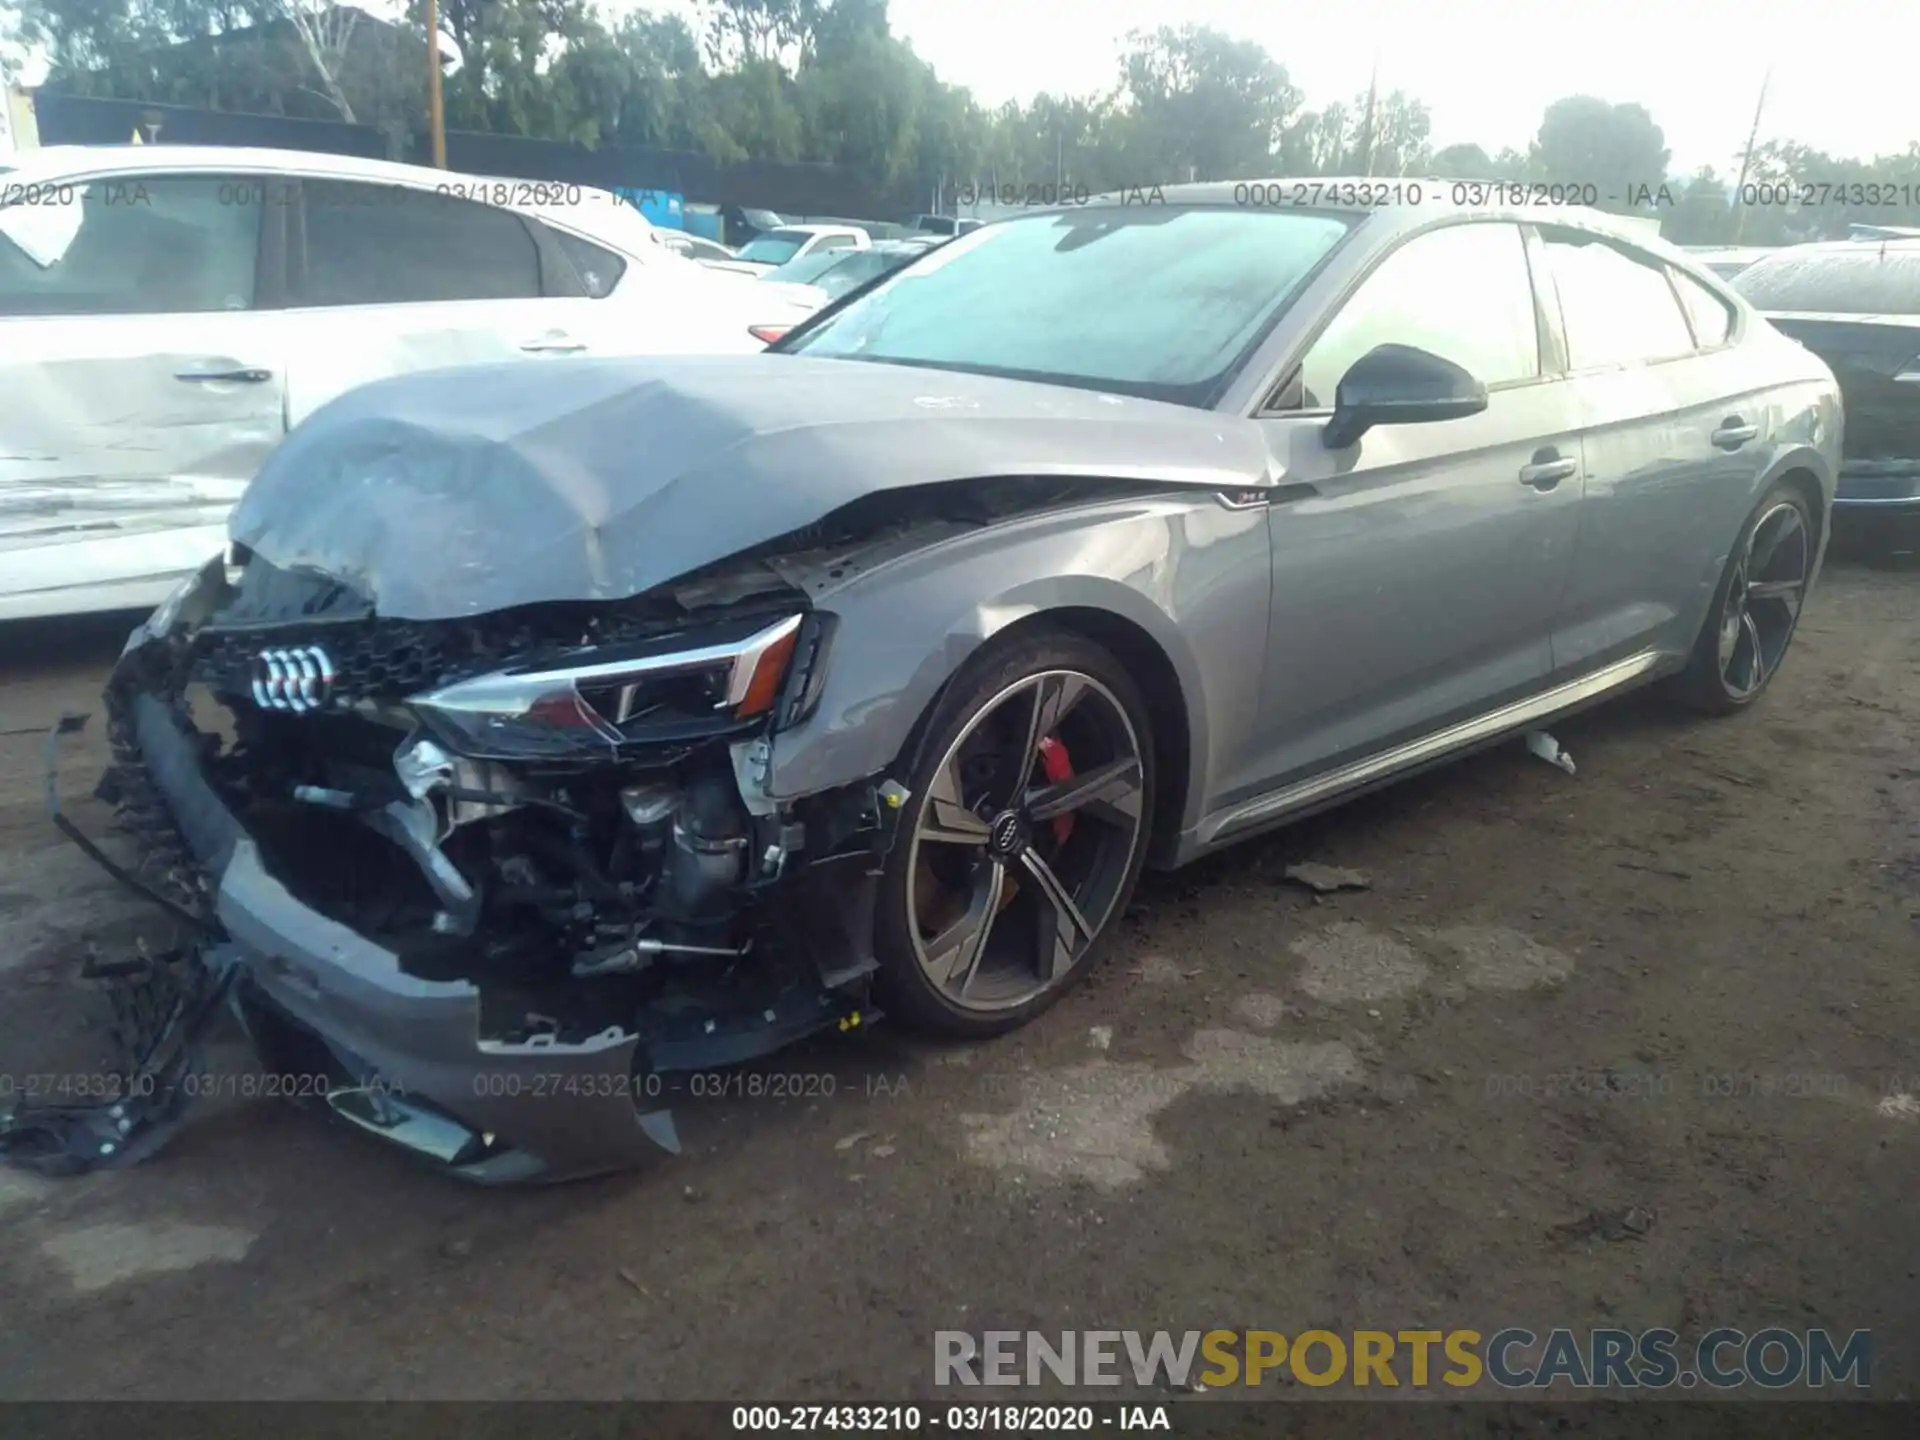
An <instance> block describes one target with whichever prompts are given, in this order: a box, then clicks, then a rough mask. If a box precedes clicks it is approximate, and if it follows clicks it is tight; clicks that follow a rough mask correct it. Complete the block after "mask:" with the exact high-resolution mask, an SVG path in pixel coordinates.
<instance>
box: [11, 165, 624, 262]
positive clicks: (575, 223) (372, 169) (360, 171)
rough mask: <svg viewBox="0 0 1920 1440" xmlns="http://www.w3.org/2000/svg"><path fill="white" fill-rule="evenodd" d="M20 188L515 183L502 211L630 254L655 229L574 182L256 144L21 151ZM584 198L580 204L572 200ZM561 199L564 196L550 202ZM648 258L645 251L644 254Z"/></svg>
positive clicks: (619, 202)
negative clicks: (234, 178)
mask: <svg viewBox="0 0 1920 1440" xmlns="http://www.w3.org/2000/svg"><path fill="white" fill-rule="evenodd" d="M11 163H12V165H13V173H14V176H15V180H14V183H15V184H22V183H26V184H31V183H33V181H34V180H35V179H43V180H44V179H48V178H55V179H57V178H64V177H68V176H71V177H73V178H76V179H84V178H86V177H88V176H93V175H111V174H126V173H130V172H136V171H159V170H165V171H172V172H176V173H178V172H181V171H188V172H191V171H196V170H204V171H209V172H221V171H232V170H250V171H268V172H271V173H273V174H277V175H291V176H296V177H309V178H324V179H328V180H366V181H374V182H378V181H387V182H390V183H394V184H401V185H409V186H413V187H415V188H420V189H426V188H437V187H439V186H442V185H451V186H454V187H456V193H458V190H459V189H460V188H463V187H470V186H482V185H508V186H515V187H522V186H524V187H529V188H528V189H527V190H526V191H525V192H523V193H522V194H521V195H520V196H518V197H516V196H515V195H514V194H513V193H509V194H508V195H507V196H506V198H505V199H504V200H502V201H501V202H499V208H501V209H504V210H512V211H514V212H515V213H517V214H522V215H532V216H535V217H537V218H539V219H542V220H550V221H552V222H554V223H555V224H558V225H560V226H563V227H564V228H567V229H570V230H577V231H579V232H580V233H581V234H583V235H587V236H591V237H592V238H594V239H597V240H601V241H603V242H605V243H607V244H611V245H615V246H617V247H618V248H620V249H621V250H623V251H626V252H628V253H629V254H631V253H633V248H634V246H635V245H636V244H638V243H640V242H642V241H644V240H646V239H647V238H648V234H649V232H650V231H651V230H652V229H653V224H652V222H651V221H649V220H648V219H647V217H646V216H644V215H642V214H641V213H640V210H639V208H638V207H637V206H634V205H631V204H629V203H627V201H625V200H623V199H622V198H621V197H620V196H618V195H615V194H614V193H613V192H612V191H611V190H602V189H599V188H597V187H595V186H592V185H576V184H573V183H571V182H561V181H543V180H529V179H526V178H525V177H514V176H506V175H476V174H471V173H469V172H466V171H460V170H440V169H436V168H434V167H433V166H430V165H407V164H404V163H402V162H400V161H397V160H372V159H368V158H367V157H366V156H363V155H335V154H332V153H329V152H326V151H320V150H275V149H269V148H266V147H263V146H253V145H45V146H41V147H40V148H39V149H36V150H26V151H21V152H19V153H18V154H16V155H15V156H14V157H13V159H12V162H11ZM569 192H571V193H576V194H577V195H578V197H579V198H578V199H577V200H576V201H569V200H568V199H566V198H565V196H566V195H567V194H568V193H569ZM556 193H558V194H559V195H560V196H561V197H562V198H560V199H557V200H556V199H553V198H550V197H552V196H553V195H554V194H556ZM640 253H641V254H642V255H643V256H644V254H645V252H644V251H643V252H640Z"/></svg>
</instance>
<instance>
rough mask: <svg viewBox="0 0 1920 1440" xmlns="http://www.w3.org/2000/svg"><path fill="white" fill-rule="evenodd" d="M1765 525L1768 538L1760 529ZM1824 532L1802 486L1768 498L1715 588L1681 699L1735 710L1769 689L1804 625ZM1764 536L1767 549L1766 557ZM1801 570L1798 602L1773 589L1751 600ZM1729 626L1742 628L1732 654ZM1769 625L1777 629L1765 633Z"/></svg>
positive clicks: (1693, 705) (1705, 711)
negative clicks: (1748, 666)
mask: <svg viewBox="0 0 1920 1440" xmlns="http://www.w3.org/2000/svg"><path fill="white" fill-rule="evenodd" d="M1763 526H1765V527H1766V529H1767V534H1766V535H1761V534H1760V533H1759V532H1760V531H1761V529H1762V527H1763ZM1818 534H1819V532H1818V530H1817V529H1816V528H1815V525H1814V519H1813V511H1812V508H1811V507H1810V506H1809V505H1808V504H1807V499H1806V496H1805V495H1804V494H1803V493H1802V492H1801V491H1800V489H1799V488H1798V487H1797V486H1794V485H1791V484H1787V483H1785V482H1782V483H1780V484H1777V485H1775V486H1773V488H1772V489H1770V490H1768V491H1767V493H1766V494H1765V495H1763V496H1761V498H1760V503H1759V504H1757V505H1755V506H1754V507H1753V511H1752V513H1751V514H1749V515H1748V516H1747V518H1746V522H1745V523H1744V524H1742V525H1741V527H1740V533H1739V534H1738V535H1737V536H1736V537H1735V539H1734V543H1733V546H1732V547H1731V549H1730V550H1729V551H1728V554H1727V564H1726V568H1725V569H1724V570H1722V571H1721V574H1720V583H1719V584H1718V585H1717V586H1715V587H1714V592H1713V603H1712V604H1711V605H1710V606H1708V608H1707V615H1706V619H1705V620H1704V621H1702V622H1701V626H1700V634H1699V635H1698V637H1696V639H1695V640H1694V644H1693V653H1692V654H1691V655H1690V656H1689V657H1688V660H1687V667H1686V669H1684V670H1682V671H1681V672H1680V673H1679V674H1678V675H1676V676H1674V677H1673V679H1672V681H1671V682H1669V693H1670V694H1671V695H1672V697H1673V698H1674V699H1675V700H1677V701H1678V702H1679V703H1680V704H1682V705H1684V706H1685V707H1686V708H1687V709H1689V710H1692V711H1694V712H1695V713H1697V714H1702V715H1734V714H1738V713H1739V712H1740V711H1742V710H1745V709H1747V708H1749V707H1750V706H1752V705H1753V703H1754V702H1755V701H1757V700H1758V699H1759V698H1760V697H1761V696H1762V695H1764V694H1766V692H1767V690H1768V688H1769V687H1770V686H1771V685H1772V684H1773V681H1774V677H1775V676H1776V675H1778V674H1779V673H1780V666H1781V664H1782V663H1783V662H1784V661H1785V659H1786V656H1787V651H1788V650H1789V649H1790V648H1791V646H1792V643H1793V636H1794V632H1795V631H1796V630H1797V629H1798V627H1799V622H1800V611H1801V608H1802V607H1803V606H1804V604H1805V601H1806V593H1807V584H1808V582H1809V581H1810V580H1811V577H1812V571H1813V558H1814V553H1815V549H1816V546H1817V536H1818ZM1756 540H1758V543H1759V545H1760V546H1761V547H1763V548H1762V549H1761V550H1760V551H1759V553H1758V554H1756ZM1794 570H1797V572H1798V590H1797V592H1796V593H1795V594H1794V595H1793V596H1792V597H1791V599H1789V598H1788V597H1787V596H1785V595H1773V594H1768V595H1765V596H1755V598H1752V599H1749V595H1750V594H1752V593H1753V587H1755V586H1758V587H1760V588H1761V589H1768V588H1772V587H1780V586H1784V585H1786V584H1787V583H1788V581H1787V580H1785V579H1782V578H1777V577H1779V576H1784V575H1786V574H1788V572H1790V571H1794ZM1767 577H1775V578H1767ZM1736 588H1737V589H1738V597H1737V598H1738V605H1736V604H1735V603H1734V602H1735V599H1736ZM1736 612H1737V613H1736ZM1750 616H1757V617H1758V618H1755V619H1752V620H1751V624H1752V625H1753V627H1754V628H1753V629H1752V630H1751V631H1748V630H1747V629H1746V628H1745V626H1746V623H1748V619H1749V617H1750ZM1729 623H1732V624H1733V625H1734V626H1735V628H1736V629H1738V630H1740V634H1739V635H1738V636H1737V637H1736V639H1735V641H1734V650H1733V652H1732V655H1731V657H1730V656H1729V654H1728V652H1727V650H1726V648H1725V646H1726V639H1727V634H1728V626H1729ZM1763 624H1764V626H1766V627H1769V628H1766V629H1765V630H1764V631H1763V629H1762V626H1763ZM1743 653H1752V654H1757V655H1760V656H1761V657H1762V664H1761V673H1760V676H1759V680H1758V683H1746V682H1749V681H1751V679H1752V676H1751V672H1743V668H1742V661H1741V656H1742V654H1743Z"/></svg>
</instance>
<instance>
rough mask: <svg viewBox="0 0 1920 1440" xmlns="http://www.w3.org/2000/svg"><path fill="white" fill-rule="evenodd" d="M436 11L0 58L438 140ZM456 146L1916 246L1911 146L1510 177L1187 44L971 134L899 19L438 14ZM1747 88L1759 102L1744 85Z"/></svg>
mask: <svg viewBox="0 0 1920 1440" xmlns="http://www.w3.org/2000/svg"><path fill="white" fill-rule="evenodd" d="M424 12H425V5H424V0H408V8H407V10H406V11H405V13H404V15H402V16H398V17H397V18H396V19H395V20H393V21H386V20H381V19H376V18H374V17H373V16H372V15H370V14H367V13H365V12H362V11H360V10H358V9H355V8H352V7H349V6H343V5H336V4H333V3H331V0H0V52H3V51H4V50H5V49H6V48H8V47H9V46H11V47H12V49H13V51H14V53H15V54H16V55H17V54H21V53H26V52H27V51H37V52H39V53H41V54H44V55H45V56H46V57H47V58H48V60H49V62H50V65H51V69H50V72H49V75H48V78H47V82H46V83H47V85H48V87H50V88H52V89H53V90H56V91H63V92H66V93H73V94H80V95H93V96H102V97H110V98H119V99H129V100H141V101H146V102H148V103H170V104H180V105H194V106H203V107H208V108H214V109H225V110H235V111H254V112H258V113H267V114H277V115H289V116H296V117H302V118H314V119H340V120H350V121H354V122H356V123H360V124H368V125H373V126H376V127H378V128H380V129H382V130H383V131H385V132H386V133H387V134H388V135H389V137H390V138H391V139H392V140H393V141H394V142H395V145H396V147H399V146H402V145H404V144H405V143H406V142H407V141H408V140H410V139H412V138H413V137H416V136H417V135H418V134H419V132H420V131H421V130H422V129H423V127H424V123H425V114H424V111H425V98H424V92H425V89H426V86H425V83H424V79H423V77H424V75H425V73H426V54H427V50H426V31H425V14H424ZM438 14H439V25H440V31H441V35H442V49H443V50H445V51H449V52H457V55H458V62H457V64H455V65H452V66H450V68H449V72H448V73H447V75H446V79H445V82H444V92H445V112H446V123H447V126H448V127H449V128H450V129H459V130H474V131H481V132H486V133H492V134H500V135H520V136H530V137H534V138H538V139H547V140H558V141H564V142H570V143H573V144H578V145H583V146H588V147H597V146H607V145H617V146H633V147H640V148H645V149H654V150H673V151H683V152H684V151H692V152H698V153H703V154H706V155H710V156H712V157H713V158H714V159H716V160H718V161H722V162H733V161H739V160H743V159H747V158H754V159H760V160H775V161H820V162H829V163H833V164H837V165H842V166H846V167H850V168H851V169H852V170H854V171H856V172H857V173H859V174H860V175H861V177H862V178H863V179H864V180H865V181H866V182H867V183H868V184H870V185H871V186H872V187H874V188H875V189H876V190H879V191H882V192H885V193H889V194H907V193H913V194H919V195H924V196H926V197H927V198H928V199H929V200H930V199H931V198H932V197H933V196H934V194H935V193H936V192H945V193H949V194H951V193H954V192H956V191H958V190H960V189H962V188H963V187H970V188H973V189H976V190H977V189H980V188H984V187H991V188H993V189H1000V188H1002V187H1012V188H1013V189H1014V190H1016V191H1025V190H1027V189H1028V188H1029V187H1035V186H1039V187H1057V188H1064V189H1069V190H1071V191H1072V192H1074V193H1085V192H1091V193H1100V192H1102V191H1108V190H1114V189H1123V188H1130V187H1134V186H1143V185H1153V184H1171V183H1176V182H1179V181H1184V180H1189V179H1202V180H1241V179H1254V178H1261V177H1270V176H1290V177H1291V176H1302V177H1305V176H1316V175H1352V176H1375V177H1382V178H1385V177H1394V176H1425V175H1443V176H1446V177H1449V178H1460V179H1488V180H1492V179H1498V180H1506V181H1515V182H1530V183H1537V184H1543V185H1549V186H1558V187H1562V190H1561V192H1560V193H1561V194H1562V195H1564V196H1565V197H1566V198H1572V199H1578V200H1580V201H1582V202H1583V203H1596V204H1598V205H1599V207H1600V208H1602V209H1606V210H1611V211H1614V212H1615V213H1622V214H1641V215H1653V216H1658V217H1659V219H1660V220H1661V222H1662V228H1663V232H1664V233H1665V234H1666V235H1667V236H1668V237H1669V238H1670V239H1673V240H1676V241H1679V242H1681V243H1687V244H1712V243H1731V242H1733V241H1736V240H1739V241H1742V242H1744V243H1748V244H1756V245H1765V244H1780V243H1784V242H1788V241H1792V240H1799V239H1810V238H1817V237H1820V236H1825V235H1841V234H1845V233H1846V227H1847V226H1848V225H1849V224H1851V223H1856V222H1865V223H1871V224H1884V225H1920V142H1917V143H1915V144H1912V145H1909V146H1908V148H1907V149H1906V151H1905V152H1903V153H1899V154H1892V155H1881V156H1876V157H1872V158H1858V157H1842V156H1833V155H1826V154H1823V153H1820V152H1818V151H1815V150H1811V149H1809V148H1808V147H1806V146H1803V145H1799V144H1795V143H1793V142H1790V141H1785V140H1770V141H1768V142H1767V143H1765V144H1763V145H1760V146H1758V147H1756V149H1755V151H1754V153H1753V155H1752V156H1751V158H1750V161H1749V163H1748V165H1747V167H1746V172H1745V174H1744V175H1743V176H1737V177H1736V176H1731V175H1728V174H1724V173H1720V172H1716V171H1715V170H1713V169H1711V168H1705V169H1702V170H1700V171H1699V172H1697V173H1696V174H1693V175H1689V176H1683V177H1676V176H1673V175H1670V174H1669V162H1670V158H1671V156H1670V152H1669V150H1668V148H1667V145H1666V140H1665V136H1664V135H1663V133H1662V131H1661V129H1660V126H1659V125H1658V124H1657V123H1656V121H1655V119H1654V117H1653V116H1652V115H1651V114H1650V113H1649V112H1648V111H1647V109H1646V108H1645V107H1644V106H1641V105H1637V104H1612V103H1609V102H1607V101H1605V100H1601V99H1597V98H1595V97H1592V96H1580V95H1576V96H1569V97H1567V98H1565V99H1562V100H1559V101H1556V102H1555V103H1554V104H1552V105H1550V106H1548V107H1547V110H1546V112H1545V114H1544V115H1543V116H1542V117H1541V120H1540V125H1539V128H1538V130H1537V132H1536V133H1535V135H1534V138H1533V140H1532V142H1531V143H1530V144H1529V145H1528V147H1527V149H1526V150H1524V151H1519V150H1513V149H1505V150H1501V151H1499V152H1497V153H1491V154H1490V153H1489V152H1488V151H1487V150H1485V149H1484V148H1482V147H1481V146H1478V145H1471V144H1465V145H1449V146H1446V147H1444V148H1442V149H1439V150H1435V149H1434V148H1433V146H1432V144H1431V141H1430V132H1431V128H1432V126H1431V119H1430V116H1429V114H1428V111H1427V107H1426V105H1425V104H1424V103H1422V102H1421V101H1420V99H1419V98H1418V97H1416V96H1413V95H1409V94H1407V93H1406V92H1404V91H1401V90H1391V91H1388V92H1387V93H1384V94H1375V93H1367V94H1361V95H1357V96H1353V97H1350V98H1348V99H1345V100H1339V101H1334V102H1331V103H1328V104H1323V105H1318V106H1313V105H1309V104H1308V103H1307V99H1306V96H1305V95H1304V94H1303V93H1302V92H1301V90H1300V89H1299V87H1298V86H1297V85H1295V84H1294V82H1293V80H1292V79H1291V77H1290V76H1289V74H1288V71H1287V67H1286V65H1285V64H1284V63H1283V62H1282V61H1281V60H1280V59H1278V58H1276V57H1275V56H1273V55H1272V54H1270V53H1269V52H1268V51H1267V50H1266V49H1264V48H1263V47H1262V46H1260V45H1258V44H1256V43H1254V42H1252V41H1248V40H1240V39H1235V38H1233V37H1232V36H1230V35H1227V34H1224V33H1222V32H1221V31H1219V30H1216V29H1212V28H1210V27H1207V26H1200V25H1181V26H1163V27H1160V28H1158V29H1156V30H1152V31H1138V32H1135V33H1133V34H1132V35H1130V36H1129V37H1128V39H1127V42H1126V45H1125V48H1124V53H1123V54H1122V56H1121V60H1120V65H1119V69H1118V73H1117V74H1116V76H1115V78H1114V83H1113V85H1112V86H1111V87H1110V88H1109V89H1108V90H1106V91H1105V92H1103V93H1098V94H1093V95H1080V96H1073V95H1051V94H1043V95H1040V96H1038V97H1036V98H1035V99H1034V100H1033V101H1031V102H1030V103H1027V104H1017V103H1011V102H1010V103H1007V104H1004V105H1000V106H997V107H987V106H982V105H980V104H979V103H978V102H976V101H975V100H974V98H973V96H972V95H971V94H970V93H969V92H968V91H967V90H965V89H962V88H960V87H957V86H954V85H949V84H947V83H946V82H944V81H942V80H941V79H940V77H939V76H938V74H937V73H936V72H935V71H934V68H933V67H932V66H931V65H929V64H928V63H927V62H926V61H925V60H922V59H921V58H920V57H919V56H917V55H916V54H914V52H913V50H912V47H911V46H910V45H908V44H907V43H906V41H904V40H903V39H901V38H900V37H899V36H896V35H895V34H893V33H892V29H891V27H890V24H889V21H888V15H887V3H886V0H706V3H705V4H704V5H703V7H702V11H701V15H700V19H699V21H698V22H697V23H694V24H689V23H688V22H686V21H685V20H683V19H681V18H680V17H678V16H663V15H658V14H654V13H651V12H647V11H632V12H626V13H623V14H622V15H621V16H619V17H618V18H617V19H609V17H607V16H606V15H605V14H603V13H602V12H601V10H600V9H599V8H598V6H597V4H596V3H595V0H440V3H439V6H438ZM1756 80H1757V77H1756Z"/></svg>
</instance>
